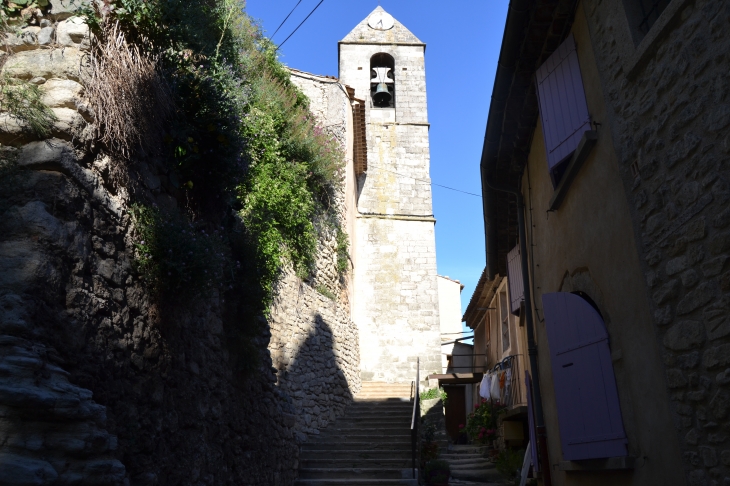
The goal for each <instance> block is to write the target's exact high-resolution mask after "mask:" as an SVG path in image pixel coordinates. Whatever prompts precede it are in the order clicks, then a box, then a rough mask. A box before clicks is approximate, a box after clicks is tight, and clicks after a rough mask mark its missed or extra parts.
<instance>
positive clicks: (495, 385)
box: [489, 371, 500, 400]
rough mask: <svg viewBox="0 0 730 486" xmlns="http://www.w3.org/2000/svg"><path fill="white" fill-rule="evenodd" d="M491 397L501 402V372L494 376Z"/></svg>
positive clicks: (490, 391) (490, 389)
mask: <svg viewBox="0 0 730 486" xmlns="http://www.w3.org/2000/svg"><path fill="white" fill-rule="evenodd" d="M489 394H490V397H491V398H493V399H494V400H499V396H500V394H499V371H498V372H496V373H494V374H493V375H492V384H491V386H490V387H489Z"/></svg>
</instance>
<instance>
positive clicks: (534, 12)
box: [480, 0, 577, 280]
mask: <svg viewBox="0 0 730 486" xmlns="http://www.w3.org/2000/svg"><path fill="white" fill-rule="evenodd" d="M576 5H577V0H512V1H510V5H509V9H508V12H507V21H506V23H505V29H504V35H503V37H502V47H501V49H500V53H499V61H498V63H497V72H496V75H495V78H494V87H493V89H492V98H491V103H490V105H489V113H488V115H487V127H486V131H485V134H484V145H483V147H482V157H481V163H480V175H481V180H482V194H483V197H482V204H483V208H482V209H483V212H484V232H485V243H486V251H487V268H486V274H487V275H486V277H487V279H489V280H492V279H494V277H495V276H496V275H506V273H507V268H506V267H507V262H506V256H507V252H509V250H510V249H511V248H512V247H514V245H515V244H516V241H517V208H516V202H515V200H514V197H513V196H511V195H509V194H508V193H505V192H500V191H496V190H494V189H492V188H491V187H490V186H489V185H488V184H487V179H488V180H489V182H490V184H491V185H492V186H495V185H496V186H503V187H510V188H513V189H517V188H518V184H519V183H520V179H521V176H522V172H523V170H524V167H525V164H526V162H527V155H528V154H529V149H530V143H531V141H532V134H533V132H534V130H535V126H536V125H537V116H538V113H539V111H538V104H537V95H536V91H535V86H534V79H535V71H536V70H537V68H538V67H539V66H540V65H541V64H542V63H543V62H545V60H546V59H547V58H548V57H549V56H550V55H551V54H552V53H553V51H555V49H556V48H557V47H558V46H559V45H560V43H561V42H562V41H563V40H564V39H565V37H566V36H567V35H568V33H569V32H570V28H571V26H572V24H573V18H574V15H575V8H576Z"/></svg>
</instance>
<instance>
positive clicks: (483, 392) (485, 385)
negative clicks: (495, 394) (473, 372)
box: [479, 373, 492, 399]
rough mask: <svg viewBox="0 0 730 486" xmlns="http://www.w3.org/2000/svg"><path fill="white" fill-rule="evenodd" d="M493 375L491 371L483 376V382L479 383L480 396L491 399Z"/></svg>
mask: <svg viewBox="0 0 730 486" xmlns="http://www.w3.org/2000/svg"><path fill="white" fill-rule="evenodd" d="M491 381H492V377H491V376H490V375H489V373H485V374H484V376H483V377H482V382H481V383H480V384H479V396H480V397H482V398H486V399H489V385H491V384H492V383H491Z"/></svg>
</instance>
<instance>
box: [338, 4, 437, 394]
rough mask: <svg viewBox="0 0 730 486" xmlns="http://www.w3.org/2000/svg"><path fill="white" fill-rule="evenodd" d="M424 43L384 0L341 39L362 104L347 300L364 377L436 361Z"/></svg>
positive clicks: (398, 376) (345, 77) (429, 367)
mask: <svg viewBox="0 0 730 486" xmlns="http://www.w3.org/2000/svg"><path fill="white" fill-rule="evenodd" d="M425 51H426V45H425V44H424V43H423V42H421V41H420V40H419V39H418V38H417V37H416V36H415V35H413V34H412V33H411V32H410V31H409V30H408V29H406V28H405V27H404V26H403V25H402V24H401V23H400V22H398V21H397V20H395V19H394V18H393V17H392V16H391V15H390V14H388V13H387V12H386V11H385V10H383V9H382V8H381V7H378V8H376V9H375V10H374V11H373V12H372V13H371V14H370V15H369V16H368V17H367V18H366V19H365V20H363V21H362V22H361V23H360V24H359V25H358V26H357V27H355V29H353V30H352V32H350V33H349V34H348V35H347V36H346V37H345V38H344V39H343V40H342V41H340V42H339V71H340V73H339V77H340V81H341V82H342V83H344V84H346V85H348V86H350V87H352V88H354V89H355V97H356V98H359V99H361V100H363V101H364V105H365V132H366V139H367V168H366V170H365V171H364V172H363V173H362V174H361V175H360V176H359V178H358V200H357V209H358V216H357V223H356V240H355V241H354V242H353V245H354V246H355V248H354V251H355V252H356V254H357V264H356V265H355V269H354V288H355V295H354V302H353V303H352V305H353V309H354V310H353V319H354V321H355V322H356V323H357V325H358V328H359V332H360V363H361V364H360V367H361V375H362V379H363V380H373V381H389V382H409V381H412V380H414V379H415V369H416V359H417V358H420V361H421V377H422V379H425V376H426V375H427V374H429V373H439V372H440V370H441V349H440V347H441V339H440V331H439V308H438V282H437V278H436V241H435V236H434V226H435V223H436V220H435V219H434V216H433V208H432V204H431V185H430V182H431V179H430V176H429V164H430V155H429V141H428V130H429V123H428V112H427V108H426V71H425V63H424V56H425Z"/></svg>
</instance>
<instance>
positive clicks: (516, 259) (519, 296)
mask: <svg viewBox="0 0 730 486" xmlns="http://www.w3.org/2000/svg"><path fill="white" fill-rule="evenodd" d="M507 286H508V288H509V300H510V311H511V312H512V314H514V315H516V316H517V315H519V314H520V303H521V302H522V301H523V300H524V298H525V287H524V285H523V283H522V259H521V258H520V245H517V246H515V247H514V248H512V250H511V251H510V252H509V253H507Z"/></svg>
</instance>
